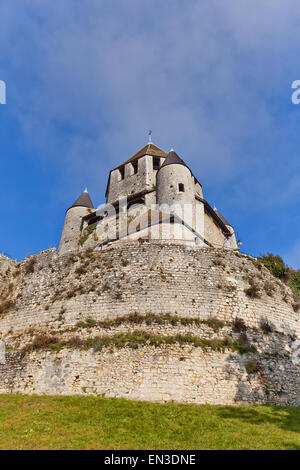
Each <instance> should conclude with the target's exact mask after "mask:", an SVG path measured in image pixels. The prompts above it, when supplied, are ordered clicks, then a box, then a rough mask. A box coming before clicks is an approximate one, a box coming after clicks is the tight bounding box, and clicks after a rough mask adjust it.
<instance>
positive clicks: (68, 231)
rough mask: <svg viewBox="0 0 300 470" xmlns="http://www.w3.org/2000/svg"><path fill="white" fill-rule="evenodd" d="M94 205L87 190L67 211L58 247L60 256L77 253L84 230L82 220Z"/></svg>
mask: <svg viewBox="0 0 300 470" xmlns="http://www.w3.org/2000/svg"><path fill="white" fill-rule="evenodd" d="M93 208H94V206H93V203H92V201H91V198H90V196H89V193H88V191H87V189H85V190H84V191H83V193H82V194H81V195H80V196H79V198H78V199H77V200H76V201H75V202H74V204H73V205H72V206H71V207H69V209H67V211H66V217H65V223H64V227H63V231H62V235H61V239H60V243H59V247H58V252H59V254H60V255H61V254H64V253H67V252H72V251H76V250H77V249H78V240H79V236H80V233H81V229H82V218H83V217H84V216H85V215H87V214H88V213H89V212H90V211H91V209H93Z"/></svg>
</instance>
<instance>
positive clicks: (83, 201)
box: [68, 189, 94, 210]
mask: <svg viewBox="0 0 300 470" xmlns="http://www.w3.org/2000/svg"><path fill="white" fill-rule="evenodd" d="M72 207H88V208H90V209H93V208H94V206H93V203H92V201H91V198H90V195H89V193H88V191H87V189H85V190H84V191H83V193H82V194H81V195H80V196H79V198H78V199H77V200H76V201H75V202H74V204H73V205H72V206H71V207H69V209H71V208H72ZM69 209H68V210H69Z"/></svg>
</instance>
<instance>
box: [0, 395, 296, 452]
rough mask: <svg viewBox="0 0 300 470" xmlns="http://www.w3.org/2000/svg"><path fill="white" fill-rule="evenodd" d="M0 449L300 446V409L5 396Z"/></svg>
mask: <svg viewBox="0 0 300 470" xmlns="http://www.w3.org/2000/svg"><path fill="white" fill-rule="evenodd" d="M0 449H107V450H116V449H124V450H125V449H155V450H157V449H300V408H279V407H271V406H251V407H250V406H239V407H229V406H209V405H203V406H197V405H180V404H174V403H168V404H166V405H161V404H154V403H148V402H134V401H129V400H122V399H109V398H102V397H45V396H43V397H41V396H31V397H29V396H22V395H0Z"/></svg>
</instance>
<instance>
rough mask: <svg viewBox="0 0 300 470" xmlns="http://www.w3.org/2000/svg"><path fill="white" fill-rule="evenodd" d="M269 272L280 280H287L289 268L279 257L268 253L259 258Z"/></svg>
mask: <svg viewBox="0 0 300 470" xmlns="http://www.w3.org/2000/svg"><path fill="white" fill-rule="evenodd" d="M257 259H258V260H259V261H260V262H261V263H262V264H263V265H264V266H265V267H266V268H268V270H269V271H271V273H272V274H273V275H274V276H275V277H278V278H279V279H285V276H286V273H287V269H288V268H287V266H286V265H285V263H284V261H283V259H282V258H281V257H280V256H279V255H273V254H272V253H267V254H266V255H261V256H259V257H258V258H257Z"/></svg>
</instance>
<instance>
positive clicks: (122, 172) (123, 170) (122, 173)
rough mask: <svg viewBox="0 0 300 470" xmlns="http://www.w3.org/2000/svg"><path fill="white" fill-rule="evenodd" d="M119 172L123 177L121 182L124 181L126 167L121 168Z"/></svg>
mask: <svg viewBox="0 0 300 470" xmlns="http://www.w3.org/2000/svg"><path fill="white" fill-rule="evenodd" d="M119 171H120V175H121V180H123V179H124V178H125V167H124V166H122V167H121V168H119Z"/></svg>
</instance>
